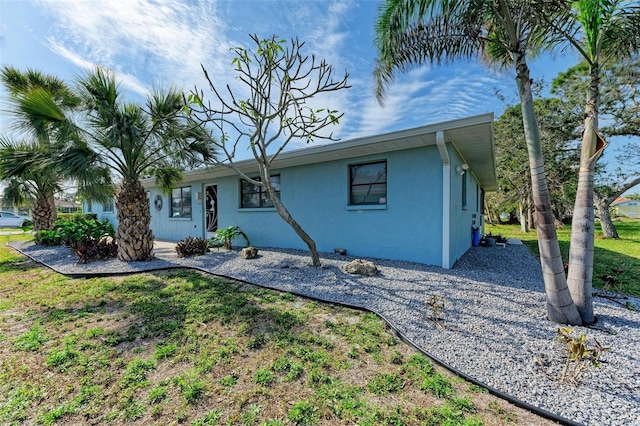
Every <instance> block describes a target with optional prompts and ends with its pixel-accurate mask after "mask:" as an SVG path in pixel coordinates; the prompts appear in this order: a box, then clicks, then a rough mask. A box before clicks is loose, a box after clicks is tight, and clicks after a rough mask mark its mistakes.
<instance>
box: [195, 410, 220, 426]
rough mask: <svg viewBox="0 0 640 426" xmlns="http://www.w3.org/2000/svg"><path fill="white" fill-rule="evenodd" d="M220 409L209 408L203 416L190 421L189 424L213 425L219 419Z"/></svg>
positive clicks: (196, 425)
mask: <svg viewBox="0 0 640 426" xmlns="http://www.w3.org/2000/svg"><path fill="white" fill-rule="evenodd" d="M220 416H221V412H220V410H211V411H209V412H208V413H207V414H205V415H204V416H202V417H200V418H198V419H196V420H194V421H192V422H191V426H215V425H217V424H218V420H220Z"/></svg>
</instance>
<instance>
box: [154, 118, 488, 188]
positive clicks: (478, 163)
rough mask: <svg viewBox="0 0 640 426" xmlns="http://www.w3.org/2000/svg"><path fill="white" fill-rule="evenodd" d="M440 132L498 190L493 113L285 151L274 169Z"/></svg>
mask: <svg viewBox="0 0 640 426" xmlns="http://www.w3.org/2000/svg"><path fill="white" fill-rule="evenodd" d="M439 131H442V132H444V137H445V142H450V143H452V144H453V145H454V146H455V147H456V149H457V150H458V152H459V153H460V155H461V156H462V158H463V160H464V161H465V162H466V163H467V164H468V165H469V167H470V169H471V171H472V173H473V174H474V175H475V176H476V178H477V179H478V181H479V182H480V186H481V187H482V188H484V190H485V191H494V190H496V189H497V187H498V182H497V173H496V161H495V150H494V140H493V113H487V114H482V115H477V116H473V117H466V118H461V119H457V120H451V121H446V122H442V123H436V124H429V125H426V126H422V127H416V128H413V129H407V130H399V131H395V132H391V133H385V134H380V135H375V136H367V137H362V138H356V139H350V140H347V141H342V142H335V143H329V144H325V145H317V146H312V147H308V148H302V149H296V150H291V151H286V152H282V153H281V154H279V156H278V158H277V159H276V160H275V161H274V162H273V165H272V169H283V168H288V167H295V166H303V165H306V164H314V163H323V162H327V161H333V160H341V159H345V158H353V157H361V156H365V155H372V154H380V153H385V152H391V151H399V150H405V149H410V148H418V147H424V146H429V145H436V133H437V132H439ZM235 165H236V166H237V167H238V168H239V169H240V170H242V171H243V172H244V173H253V172H256V171H257V170H258V165H257V162H256V160H255V159H250V160H242V161H238V162H236V163H235ZM235 174H236V172H235V171H234V170H232V169H230V168H229V167H225V166H214V167H208V168H205V169H200V170H195V171H191V172H187V173H185V175H184V181H185V182H193V181H197V180H202V179H211V178H217V177H224V176H233V175H235ZM143 185H144V186H145V187H150V186H153V180H152V179H145V180H143Z"/></svg>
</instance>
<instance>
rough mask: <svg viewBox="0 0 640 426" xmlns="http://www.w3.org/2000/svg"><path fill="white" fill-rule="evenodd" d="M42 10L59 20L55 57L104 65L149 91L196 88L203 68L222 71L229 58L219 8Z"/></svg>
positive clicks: (119, 4)
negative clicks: (176, 86)
mask: <svg viewBox="0 0 640 426" xmlns="http://www.w3.org/2000/svg"><path fill="white" fill-rule="evenodd" d="M42 5H43V6H45V7H46V8H47V9H48V11H49V13H50V14H51V15H53V16H54V17H55V18H56V22H57V26H56V31H55V34H54V35H53V36H51V37H50V45H51V46H52V47H56V50H55V51H56V52H58V53H61V54H63V57H65V58H67V59H69V60H72V62H73V63H76V64H79V63H80V64H81V63H87V62H88V63H93V64H100V65H104V66H106V67H108V68H111V69H113V70H114V71H116V73H117V75H118V76H119V78H121V79H123V80H127V81H129V82H131V84H134V85H137V84H138V83H139V82H140V81H145V82H147V85H148V86H152V85H154V84H156V85H157V84H160V85H161V84H168V83H174V82H175V83H178V84H179V85H188V86H191V85H193V83H194V81H198V80H201V79H202V71H201V69H200V64H201V63H204V64H206V65H207V66H209V67H212V68H213V69H216V70H217V69H219V67H220V65H221V64H220V61H221V58H223V57H225V56H226V55H227V51H228V45H229V44H228V42H227V41H226V39H225V38H224V36H223V32H224V23H223V21H222V20H220V19H219V17H218V15H217V13H216V9H215V7H216V4H215V3H214V2H209V1H204V0H203V1H199V2H190V3H185V2H182V1H177V0H172V1H165V2H162V3H159V2H153V1H149V0H111V1H105V2H99V3H97V2H90V1H65V2H51V1H45V2H42ZM61 47H63V49H61ZM73 58H75V59H73ZM127 74H128V76H126V75H127ZM148 88H150V87H148ZM137 91H138V90H137Z"/></svg>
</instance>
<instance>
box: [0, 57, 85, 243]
mask: <svg viewBox="0 0 640 426" xmlns="http://www.w3.org/2000/svg"><path fill="white" fill-rule="evenodd" d="M0 80H1V81H2V83H3V84H4V85H5V87H6V88H7V90H8V92H9V99H8V105H9V113H10V115H11V116H12V118H13V122H12V126H11V127H12V129H13V130H14V131H16V132H17V133H18V134H19V136H20V138H19V139H16V138H14V137H11V136H9V135H3V136H2V138H0V180H7V181H8V182H9V185H8V186H7V187H6V190H5V198H6V199H7V200H8V201H10V202H12V203H13V204H15V205H24V204H26V203H27V202H33V209H32V215H33V219H34V221H33V227H34V229H35V230H42V229H51V228H52V226H53V222H54V221H55V219H56V208H55V204H54V195H55V193H56V192H58V191H60V189H61V183H62V182H63V181H64V179H65V178H67V177H68V175H67V174H65V172H64V170H63V168H62V167H61V165H60V164H59V163H57V162H56V161H51V160H52V158H53V157H54V156H55V155H57V153H58V152H59V149H60V148H61V147H62V146H65V145H66V144H68V142H69V141H70V140H71V139H73V137H74V136H73V135H72V134H69V133H67V131H66V130H67V127H65V126H59V125H58V124H59V123H58V121H57V119H55V118H54V119H49V118H48V117H49V116H53V117H57V118H61V117H65V116H67V115H69V114H71V111H73V109H74V108H76V107H77V106H78V104H79V99H78V98H77V97H76V96H74V95H73V93H72V91H71V90H70V88H69V87H68V86H67V85H66V84H65V83H64V82H63V81H62V80H60V79H58V78H57V77H54V76H51V75H46V74H43V73H40V72H38V71H34V70H27V71H25V72H21V71H19V70H18V69H16V68H13V67H9V66H5V67H4V68H3V69H2V72H0ZM42 109H44V110H46V112H47V114H46V115H42V114H40V110H42Z"/></svg>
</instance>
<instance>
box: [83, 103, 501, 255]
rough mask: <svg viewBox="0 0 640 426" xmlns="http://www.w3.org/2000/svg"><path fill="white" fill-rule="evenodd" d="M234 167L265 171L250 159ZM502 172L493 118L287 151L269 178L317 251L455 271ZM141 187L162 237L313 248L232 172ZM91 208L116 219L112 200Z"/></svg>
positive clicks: (219, 170)
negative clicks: (164, 187)
mask: <svg viewBox="0 0 640 426" xmlns="http://www.w3.org/2000/svg"><path fill="white" fill-rule="evenodd" d="M237 165H238V166H239V167H240V169H241V170H242V171H243V172H245V173H247V174H248V175H249V176H253V175H255V176H257V174H258V173H257V171H258V169H257V164H256V163H255V160H253V159H252V160H244V161H241V162H238V163H237ZM495 167H496V166H495V154H494V140H493V114H483V115H478V116H474V117H468V118H462V119H457V120H452V121H448V122H443V123H438V124H431V125H427V126H422V127H418V128H414V129H408V130H401V131H396V132H392V133H387V134H381V135H376V136H370V137H363V138H357V139H352V140H347V141H341V142H336V143H331V144H325V145H316V146H311V147H307V148H303V149H298V150H291V151H287V152H284V153H282V154H280V156H279V157H278V159H277V160H276V161H275V162H274V167H273V169H272V176H271V179H272V182H273V183H274V184H275V186H276V187H277V188H279V190H280V194H279V195H280V199H281V200H282V202H283V203H284V205H285V206H286V207H287V209H288V210H289V211H290V212H291V214H292V216H293V217H294V218H295V219H296V220H297V221H298V222H299V223H300V225H301V226H302V227H303V228H304V229H305V231H306V232H308V233H309V235H310V236H311V237H312V238H313V239H314V240H315V242H316V244H317V247H318V250H319V251H320V252H333V250H334V249H335V248H344V249H346V250H347V252H348V254H350V255H354V256H366V257H377V258H386V259H398V260H407V261H414V262H420V263H426V264H432V265H439V266H442V267H445V268H450V267H451V266H452V265H453V264H454V262H455V261H456V260H457V259H459V258H460V257H461V256H462V255H463V254H464V253H465V252H466V251H467V250H468V249H469V247H471V243H472V229H473V227H478V228H481V227H482V226H483V225H484V222H483V216H482V212H483V198H484V193H485V192H486V191H493V190H495V189H496V188H497V176H496V168H495ZM143 184H144V185H145V187H146V188H147V189H148V191H149V192H148V193H149V199H150V205H151V228H152V230H153V232H154V235H155V236H156V238H157V239H161V240H169V241H178V240H180V239H182V238H185V237H187V236H197V237H211V236H213V234H214V232H215V230H216V229H217V228H218V227H220V228H226V227H228V226H239V227H240V228H241V229H242V230H243V231H244V232H245V233H246V234H247V235H248V236H249V238H250V240H251V243H252V244H253V245H255V246H257V247H278V248H296V249H303V250H306V246H305V244H304V243H303V242H302V240H300V239H299V238H298V236H297V235H296V234H295V232H294V231H293V230H292V229H291V228H290V227H289V225H288V224H286V223H285V222H284V221H283V220H282V219H281V218H280V217H279V216H278V214H277V212H276V211H275V209H274V208H273V207H272V206H271V203H270V200H269V198H268V197H267V196H266V195H265V194H264V193H263V192H262V190H261V188H259V187H254V186H253V185H250V184H248V182H246V181H244V180H242V179H241V178H240V177H239V176H238V175H237V174H236V173H235V172H234V171H233V170H231V169H229V168H226V167H220V166H217V167H212V168H206V169H202V170H196V171H191V172H187V173H186V174H185V177H184V181H183V182H182V183H181V184H180V186H179V187H176V188H174V189H173V191H172V193H171V194H165V193H161V192H159V191H158V189H157V188H156V187H155V186H154V182H153V181H152V180H147V181H144V182H143ZM85 207H86V208H85V211H86V210H87V208H88V207H89V206H88V205H86V206H85ZM105 208H106V209H107V211H104V209H105ZM91 211H92V212H93V213H97V214H98V217H99V218H100V219H105V218H107V219H109V220H112V221H115V214H114V208H113V204H106V205H104V206H103V205H94V206H91ZM480 232H481V233H482V232H483V231H482V230H481V231H480Z"/></svg>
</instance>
